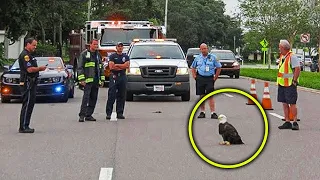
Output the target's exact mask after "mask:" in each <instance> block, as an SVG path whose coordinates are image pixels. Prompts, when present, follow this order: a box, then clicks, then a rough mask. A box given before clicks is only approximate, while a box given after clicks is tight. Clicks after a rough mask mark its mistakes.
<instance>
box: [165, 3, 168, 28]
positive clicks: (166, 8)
mask: <svg viewBox="0 0 320 180" xmlns="http://www.w3.org/2000/svg"><path fill="white" fill-rule="evenodd" d="M167 19H168V0H166V7H165V12H164V28H165V32H166V34H168V33H167Z"/></svg>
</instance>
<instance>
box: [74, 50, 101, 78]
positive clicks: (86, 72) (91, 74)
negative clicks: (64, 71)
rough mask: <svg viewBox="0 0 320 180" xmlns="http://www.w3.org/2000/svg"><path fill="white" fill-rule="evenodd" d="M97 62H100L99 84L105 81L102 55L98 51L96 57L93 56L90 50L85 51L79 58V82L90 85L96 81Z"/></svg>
mask: <svg viewBox="0 0 320 180" xmlns="http://www.w3.org/2000/svg"><path fill="white" fill-rule="evenodd" d="M96 60H98V62H99V66H98V68H97V69H98V76H99V83H101V81H105V76H104V73H103V72H104V69H103V65H102V58H101V55H100V53H99V52H98V51H97V55H96V56H92V54H91V52H90V51H88V50H84V51H83V52H82V53H81V54H80V56H79V62H78V80H79V81H85V82H86V83H90V82H93V81H94V78H95V75H96V73H95V66H96Z"/></svg>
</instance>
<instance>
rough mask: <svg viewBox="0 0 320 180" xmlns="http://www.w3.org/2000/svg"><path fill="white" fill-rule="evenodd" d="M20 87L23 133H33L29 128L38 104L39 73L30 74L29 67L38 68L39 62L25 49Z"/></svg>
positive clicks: (21, 61)
mask: <svg viewBox="0 0 320 180" xmlns="http://www.w3.org/2000/svg"><path fill="white" fill-rule="evenodd" d="M19 66H20V85H21V94H22V108H21V113H20V128H19V132H21V133H33V132H34V129H31V128H30V127H29V124H30V119H31V114H32V111H33V108H34V104H35V102H36V87H37V79H38V76H39V72H35V73H29V72H28V71H27V69H28V68H29V67H38V64H37V60H36V59H35V58H34V57H33V56H32V55H31V54H30V52H29V51H28V50H26V49H24V50H23V51H22V52H21V54H20V56H19Z"/></svg>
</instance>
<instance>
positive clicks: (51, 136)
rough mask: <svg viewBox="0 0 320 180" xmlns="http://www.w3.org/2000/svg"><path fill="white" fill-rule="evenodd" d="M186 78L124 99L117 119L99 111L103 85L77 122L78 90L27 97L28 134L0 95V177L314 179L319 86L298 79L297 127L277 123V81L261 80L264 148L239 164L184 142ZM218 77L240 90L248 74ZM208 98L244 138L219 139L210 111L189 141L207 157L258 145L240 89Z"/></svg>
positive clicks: (253, 112)
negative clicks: (171, 88)
mask: <svg viewBox="0 0 320 180" xmlns="http://www.w3.org/2000/svg"><path fill="white" fill-rule="evenodd" d="M194 86H195V84H194V81H193V80H192V85H191V87H192V92H191V93H192V96H191V100H190V101H189V102H182V101H180V98H178V97H164V98H163V97H152V98H147V97H136V98H135V101H134V102H127V103H126V110H125V116H126V119H124V120H117V121H107V120H105V113H104V112H105V103H106V99H107V88H102V89H100V91H99V101H98V104H97V107H96V111H95V114H94V117H95V118H97V121H96V122H84V123H79V122H78V111H79V107H80V102H81V95H82V91H79V90H77V91H76V95H75V98H74V99H70V100H69V102H68V103H54V102H39V103H37V104H36V106H35V110H34V113H33V116H32V121H31V126H32V127H33V128H35V130H36V132H35V133H34V134H19V133H18V132H17V131H18V123H19V120H18V117H19V111H20V108H21V104H20V103H19V102H14V103H11V104H0V115H1V118H0V119H1V120H0V145H1V148H0V179H1V180H21V179H24V180H60V179H61V180H98V179H99V180H109V179H112V180H150V179H152V180H172V179H174V180H207V179H226V180H238V179H259V180H260V179H266V180H267V179H268V180H270V179H272V180H278V179H279V180H280V179H308V180H317V179H320V172H319V169H320V163H319V149H320V141H319V138H318V137H319V134H320V121H319V113H318V104H319V102H320V94H319V92H308V91H307V90H300V89H299V100H298V107H299V115H298V116H299V118H300V119H301V121H300V122H299V125H300V131H292V130H279V129H278V128H277V126H279V125H281V124H282V123H283V122H282V121H281V120H280V118H279V117H277V116H282V114H283V113H282V106H281V104H279V103H277V102H276V94H277V88H276V86H275V85H274V84H270V87H269V90H270V94H271V100H272V101H271V102H272V106H273V109H274V110H268V111H266V113H267V116H268V121H269V129H270V131H269V138H268V141H267V144H266V146H265V148H264V149H263V151H262V153H261V154H260V155H259V156H258V158H256V159H255V160H254V161H253V162H251V163H249V164H247V165H245V166H244V167H241V168H237V169H232V170H223V169H220V168H216V167H214V166H212V165H209V164H208V163H206V162H205V161H204V160H202V159H201V158H200V157H199V156H198V155H197V154H196V153H195V151H194V150H193V148H192V146H191V144H190V141H189V137H188V131H187V127H188V119H189V115H190V113H191V110H192V108H193V106H194V105H195V104H196V103H197V101H198V97H197V96H195V91H194ZM263 86H264V84H263V81H261V82H260V81H258V82H257V84H256V88H257V94H258V99H259V100H261V98H262V94H263V88H264V87H263ZM227 87H228V88H237V89H242V90H245V91H249V88H250V80H249V79H245V78H240V79H229V78H220V79H219V80H218V81H217V83H216V88H227ZM214 98H215V100H216V112H217V113H218V114H221V113H223V114H225V115H226V116H227V117H228V121H229V122H230V123H231V124H233V125H234V126H235V127H236V128H237V130H238V132H239V133H240V135H241V137H242V139H243V141H244V142H245V145H240V146H220V145H219V142H220V141H221V140H222V138H221V136H220V135H219V134H218V121H217V120H215V119H209V118H206V119H197V118H195V119H194V122H193V136H194V139H195V142H196V145H197V146H198V148H199V149H200V151H201V152H202V153H203V154H204V155H205V156H206V157H207V158H209V159H211V160H213V161H215V162H218V163H239V162H241V161H243V160H245V159H246V158H248V157H250V156H251V155H252V154H253V153H254V152H255V151H256V150H257V148H258V147H259V146H260V143H261V141H262V137H263V134H264V124H263V119H262V117H261V114H260V112H259V110H258V108H257V107H255V106H249V105H246V102H247V101H248V99H247V98H246V97H243V96H241V95H237V94H234V93H226V94H219V95H216V96H214ZM159 111H160V112H161V113H159ZM157 112H158V113H157ZM209 113H210V112H209V108H208V105H207V114H208V115H209ZM270 113H273V114H272V115H271V114H270ZM197 115H198V113H196V115H195V116H197ZM104 168H107V169H104Z"/></svg>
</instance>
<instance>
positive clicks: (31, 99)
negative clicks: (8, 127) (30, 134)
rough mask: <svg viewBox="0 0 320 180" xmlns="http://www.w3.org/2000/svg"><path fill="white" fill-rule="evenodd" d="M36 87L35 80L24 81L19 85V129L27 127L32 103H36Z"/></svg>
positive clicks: (32, 106)
mask: <svg viewBox="0 0 320 180" xmlns="http://www.w3.org/2000/svg"><path fill="white" fill-rule="evenodd" d="M36 87H37V84H36V83H35V81H30V80H28V81H26V82H25V83H24V85H23V86H22V87H21V93H22V107H21V112H20V129H26V128H29V125H30V119H31V114H32V112H33V108H34V104H35V103H36V93H37V92H36Z"/></svg>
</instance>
